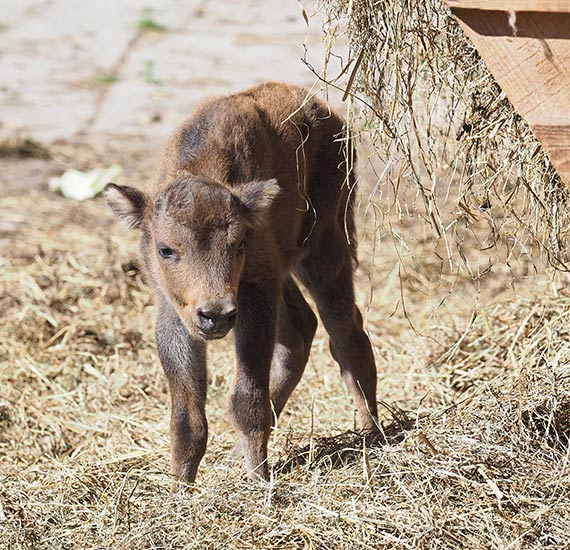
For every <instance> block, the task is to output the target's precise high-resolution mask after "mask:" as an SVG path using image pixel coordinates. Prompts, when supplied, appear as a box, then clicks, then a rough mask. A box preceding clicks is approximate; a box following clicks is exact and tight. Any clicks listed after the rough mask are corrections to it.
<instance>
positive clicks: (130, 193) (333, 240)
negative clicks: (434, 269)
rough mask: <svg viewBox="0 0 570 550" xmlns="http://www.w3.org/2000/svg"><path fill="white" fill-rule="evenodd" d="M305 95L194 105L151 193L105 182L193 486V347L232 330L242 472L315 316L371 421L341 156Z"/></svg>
mask: <svg viewBox="0 0 570 550" xmlns="http://www.w3.org/2000/svg"><path fill="white" fill-rule="evenodd" d="M307 93H308V92H307V90H305V89H303V88H299V87H296V86H290V85H286V84H276V83H266V84H262V85H260V86H256V87H255V88H251V89H249V90H245V91H243V92H241V93H237V94H234V95H230V96H227V97H222V98H219V99H215V100H213V101H210V102H208V103H206V104H204V105H203V106H202V107H200V108H199V109H198V111H197V112H196V113H195V114H194V116H193V117H192V118H190V119H188V120H187V121H186V122H184V123H183V124H182V126H181V127H180V128H179V129H178V130H177V131H176V132H175V133H174V134H173V136H172V137H171V139H170V141H169V143H168V145H167V148H166V151H165V154H164V157H163V162H162V165H161V167H160V170H159V175H158V183H157V184H156V186H155V189H154V192H153V194H152V195H150V196H149V195H147V194H145V193H143V192H142V191H139V190H136V189H133V188H132V187H125V186H120V185H115V184H112V183H111V184H109V185H108V186H107V188H106V197H107V200H108V202H109V204H110V206H111V208H112V209H113V211H114V212H115V214H116V215H117V216H118V217H119V218H120V219H121V220H123V222H125V223H126V224H127V225H128V226H129V227H136V228H140V230H141V233H142V236H141V253H142V261H143V265H144V268H145V270H146V273H147V275H148V278H149V280H150V281H152V284H153V286H154V288H155V291H156V296H157V305H158V312H157V321H156V344H157V348H158V355H159V357H160V361H161V363H162V366H163V368H164V371H165V373H166V376H167V378H168V382H169V386H170V393H171V399H172V417H171V423H170V430H171V447H172V470H173V473H174V475H175V476H176V477H177V479H180V480H183V481H186V482H193V481H194V479H195V477H196V471H197V468H198V464H199V463H200V460H201V459H202V456H203V454H204V451H205V448H206V440H207V422H206V416H205V412H204V408H205V400H206V386H207V377H206V341H207V340H212V339H216V338H222V337H224V336H225V335H226V334H227V333H228V332H229V331H230V330H231V329H232V327H235V347H236V354H237V369H236V374H235V382H234V384H233V389H232V391H231V397H230V407H229V410H230V414H231V418H232V420H233V423H234V425H235V428H236V430H237V433H238V448H239V449H240V451H241V452H242V453H243V455H244V457H245V462H246V466H247V471H248V476H249V477H250V478H256V477H261V478H267V477H268V467H267V441H268V438H269V432H270V429H271V425H272V423H273V418H274V417H275V416H277V415H279V413H280V412H281V411H282V409H283V407H284V406H285V403H286V402H287V399H288V398H289V396H290V395H291V392H292V391H293V389H294V388H295V386H296V385H297V383H298V382H299V380H300V378H301V375H302V374H303V370H304V368H305V364H306V362H307V359H308V356H309V351H310V348H311V342H312V339H313V336H314V333H315V329H316V326H317V319H316V317H315V314H314V313H313V312H312V310H311V308H310V307H309V305H308V304H307V302H306V301H305V299H304V298H303V295H302V294H301V292H300V290H299V287H298V286H297V283H296V280H295V279H294V278H293V276H295V277H296V278H297V279H298V280H299V281H301V282H302V283H303V285H304V286H305V287H306V288H307V289H308V291H309V292H310V294H311V296H312V297H313V298H314V300H315V302H316V305H317V308H318V311H319V315H320V317H321V319H322V322H323V324H324V326H325V328H326V330H327V331H328V333H329V335H330V348H331V352H332V355H333V357H334V358H335V360H336V361H337V362H338V363H339V365H340V369H341V372H342V376H343V379H344V381H345V382H346V385H347V386H348V389H349V390H350V393H351V395H352V398H353V400H354V403H355V405H356V408H357V410H358V413H359V417H360V421H361V425H362V427H363V428H365V429H371V428H373V427H374V425H375V419H376V416H377V406H376V369H375V366H374V358H373V355H372V349H371V346H370V342H369V340H368V337H367V336H366V334H365V333H364V331H363V329H362V316H361V314H360V312H359V310H358V308H357V307H356V305H355V303H354V289H353V280H352V267H353V260H354V258H355V253H356V251H355V240H354V217H353V211H352V201H351V197H352V193H353V191H354V179H353V177H352V175H350V174H348V175H347V171H346V156H347V154H351V153H352V149H351V148H350V147H349V146H348V144H347V140H346V139H345V137H344V136H345V134H344V130H343V121H342V120H341V118H340V117H338V116H337V115H335V114H334V113H331V111H330V110H329V108H328V107H327V106H326V105H325V104H323V103H321V102H320V101H318V100H316V99H306V98H307Z"/></svg>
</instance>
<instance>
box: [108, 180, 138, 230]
mask: <svg viewBox="0 0 570 550" xmlns="http://www.w3.org/2000/svg"><path fill="white" fill-rule="evenodd" d="M104 195H105V199H107V204H108V205H109V206H110V207H111V210H112V211H113V212H114V213H115V216H117V218H119V220H121V222H123V224H125V225H126V226H127V227H128V228H130V229H135V228H137V227H140V226H141V224H142V221H143V219H144V213H145V210H146V208H147V205H148V204H149V199H148V197H147V195H146V194H145V193H143V192H142V191H139V190H138V189H135V188H134V187H128V186H127V185H117V184H116V183H108V184H107V185H106V187H105V192H104Z"/></svg>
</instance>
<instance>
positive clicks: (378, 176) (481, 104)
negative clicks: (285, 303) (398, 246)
mask: <svg viewBox="0 0 570 550" xmlns="http://www.w3.org/2000/svg"><path fill="white" fill-rule="evenodd" d="M321 9H322V11H323V12H324V13H325V16H326V21H327V22H326V24H325V31H326V33H327V41H328V44H329V55H328V57H327V59H326V60H325V69H324V71H323V73H322V74H321V75H320V77H321V79H322V80H323V81H325V82H326V83H328V85H330V86H332V87H335V88H339V89H341V90H344V95H345V98H346V99H347V115H348V120H349V126H350V128H351V129H352V133H353V134H354V135H355V136H358V137H360V138H361V139H362V140H364V141H365V142H366V143H368V149H367V150H365V152H364V154H363V155H361V159H364V161H363V163H362V164H367V163H368V164H370V167H369V169H368V170H367V176H368V178H371V179H373V181H375V182H376V187H375V195H376V196H379V195H380V196H382V197H383V199H384V201H380V200H378V201H375V206H376V207H377V208H378V209H380V210H382V211H386V210H390V211H392V212H399V213H401V215H406V214H410V213H413V214H414V215H415V216H416V217H417V219H418V221H422V220H423V221H424V222H425V223H427V224H429V231H430V232H431V234H432V237H433V240H434V243H436V245H437V243H438V242H444V243H445V247H444V250H443V254H442V255H444V257H445V259H446V261H447V263H448V264H450V269H451V270H453V269H454V268H455V267H458V268H459V269H464V270H467V271H468V272H471V273H475V274H477V272H478V271H482V270H484V268H483V267H482V265H483V264H482V263H481V262H478V261H477V260H476V259H473V258H464V257H463V255H462V251H461V244H462V241H463V239H464V237H465V234H466V233H472V234H474V235H475V236H476V238H477V240H478V241H479V243H478V246H477V249H478V250H479V251H485V252H486V253H487V254H489V252H490V251H493V252H495V253H496V254H497V255H498V256H499V257H500V258H501V260H499V259H498V258H495V259H493V261H492V263H497V262H499V261H502V259H503V258H504V257H507V258H509V259H510V261H511V263H516V262H517V261H523V262H526V261H527V260H528V257H529V256H532V258H533V259H532V261H533V262H534V263H536V264H537V265H540V264H541V261H542V260H541V258H540V256H541V255H542V256H543V258H544V259H545V260H546V261H547V262H549V263H551V264H552V265H554V266H555V267H556V268H558V269H563V270H567V268H568V266H567V258H568V244H567V243H568V242H569V239H568V231H569V228H570V224H569V223H568V222H569V216H568V208H567V201H568V194H567V190H566V188H565V187H564V185H563V184H562V183H561V181H560V179H559V178H558V176H557V174H556V172H555V171H554V169H553V168H552V166H551V165H550V162H549V160H548V157H547V156H546V155H545V153H544V152H543V150H542V148H541V147H540V145H539V143H538V142H537V140H536V139H535V137H534V135H533V133H532V131H531V130H530V129H529V127H528V125H527V124H526V123H525V122H524V121H523V120H522V119H521V118H520V117H519V116H518V115H517V114H516V113H515V112H514V110H513V108H512V106H511V105H510V103H509V102H508V100H507V99H506V97H505V95H504V94H503V93H502V91H501V89H500V88H499V86H498V85H497V83H496V82H495V80H494V79H493V77H492V76H491V75H490V73H489V72H488V71H487V69H486V67H485V66H484V64H483V62H482V60H481V59H480V57H479V56H478V54H477V52H476V50H475V48H474V47H473V45H472V44H471V43H470V41H469V40H468V39H467V38H466V37H465V36H464V34H463V32H462V31H461V29H460V27H459V25H458V24H457V22H456V21H455V19H454V18H453V17H452V15H451V14H450V12H449V10H448V9H447V8H446V7H444V6H443V3H442V1H441V0H429V1H427V2H424V1H417V0H409V1H406V2H392V1H390V0H381V1H379V2H377V1H374V2H372V1H370V0H350V1H348V0H331V1H328V2H322V4H321ZM345 42H348V44H349V48H348V53H346V54H344V55H343V45H344V43H345ZM333 56H334V57H335V63H336V62H337V61H336V57H338V56H341V57H342V58H343V68H342V70H341V71H340V73H339V74H331V70H327V65H328V63H329V61H331V59H332V58H333ZM361 171H362V170H361ZM382 202H383V204H382ZM485 261H487V258H485ZM539 269H540V267H539Z"/></svg>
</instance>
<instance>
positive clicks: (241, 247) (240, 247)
mask: <svg viewBox="0 0 570 550" xmlns="http://www.w3.org/2000/svg"><path fill="white" fill-rule="evenodd" d="M244 251H245V241H242V242H241V243H239V244H238V247H237V253H238V254H243V253H244Z"/></svg>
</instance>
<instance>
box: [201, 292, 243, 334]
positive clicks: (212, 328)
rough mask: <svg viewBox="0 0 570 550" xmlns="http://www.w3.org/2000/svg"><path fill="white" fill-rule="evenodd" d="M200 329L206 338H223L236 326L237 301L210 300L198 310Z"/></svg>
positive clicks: (231, 299) (226, 299) (232, 299)
mask: <svg viewBox="0 0 570 550" xmlns="http://www.w3.org/2000/svg"><path fill="white" fill-rule="evenodd" d="M196 314H197V318H198V327H199V329H200V332H201V333H202V335H203V336H204V337H206V338H222V337H223V336H225V335H226V334H227V333H228V332H229V331H230V330H231V329H232V328H233V326H234V325H235V322H236V318H237V304H236V301H235V299H234V298H233V297H232V298H225V299H223V300H210V301H208V302H204V303H203V304H201V305H200V306H199V307H198V308H197V310H196Z"/></svg>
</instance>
